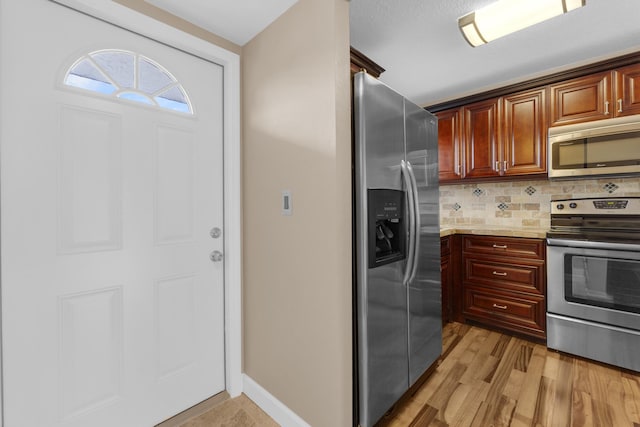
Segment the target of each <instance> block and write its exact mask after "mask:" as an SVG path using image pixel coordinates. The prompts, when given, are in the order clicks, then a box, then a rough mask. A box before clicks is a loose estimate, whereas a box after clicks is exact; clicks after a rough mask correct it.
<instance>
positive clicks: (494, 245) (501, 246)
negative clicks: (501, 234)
mask: <svg viewBox="0 0 640 427" xmlns="http://www.w3.org/2000/svg"><path fill="white" fill-rule="evenodd" d="M493 247H494V248H496V249H507V245H496V244H495V243H494V244H493Z"/></svg>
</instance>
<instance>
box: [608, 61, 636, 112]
mask: <svg viewBox="0 0 640 427" xmlns="http://www.w3.org/2000/svg"><path fill="white" fill-rule="evenodd" d="M614 74H615V82H616V90H615V94H616V100H615V101H616V103H615V114H616V116H630V115H632V114H640V64H634V65H629V66H628V67H624V68H620V69H618V70H616V71H615V73H614Z"/></svg>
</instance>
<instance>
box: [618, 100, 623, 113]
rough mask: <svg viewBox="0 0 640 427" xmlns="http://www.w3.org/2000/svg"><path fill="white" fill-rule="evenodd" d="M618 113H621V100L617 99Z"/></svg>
mask: <svg viewBox="0 0 640 427" xmlns="http://www.w3.org/2000/svg"><path fill="white" fill-rule="evenodd" d="M618 113H622V98H620V99H618Z"/></svg>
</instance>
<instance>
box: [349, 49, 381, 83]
mask: <svg viewBox="0 0 640 427" xmlns="http://www.w3.org/2000/svg"><path fill="white" fill-rule="evenodd" d="M350 55H351V75H353V74H355V73H357V72H360V71H366V72H367V73H369V74H371V75H372V76H373V77H375V78H376V79H377V78H378V77H380V74H382V73H384V71H385V70H384V68H382V67H381V66H380V65H378V64H376V63H375V62H373V61H372V60H371V59H370V58H369V57H368V56H366V55H365V54H364V53H362V52H360V51H359V50H358V49H355V48H354V47H353V46H352V47H351V49H350Z"/></svg>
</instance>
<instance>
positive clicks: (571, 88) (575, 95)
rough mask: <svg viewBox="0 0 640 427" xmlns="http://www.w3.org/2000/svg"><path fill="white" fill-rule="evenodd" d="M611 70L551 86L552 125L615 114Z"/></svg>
mask: <svg viewBox="0 0 640 427" xmlns="http://www.w3.org/2000/svg"><path fill="white" fill-rule="evenodd" d="M614 108H615V107H614V106H613V105H611V73H610V72H609V71H607V72H604V73H598V74H593V75H590V76H585V77H580V78H577V79H573V80H568V81H566V82H562V83H558V84H554V85H551V123H550V125H551V126H557V125H566V124H570V123H580V122H588V121H591V120H598V119H607V118H610V117H613V110H614Z"/></svg>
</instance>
